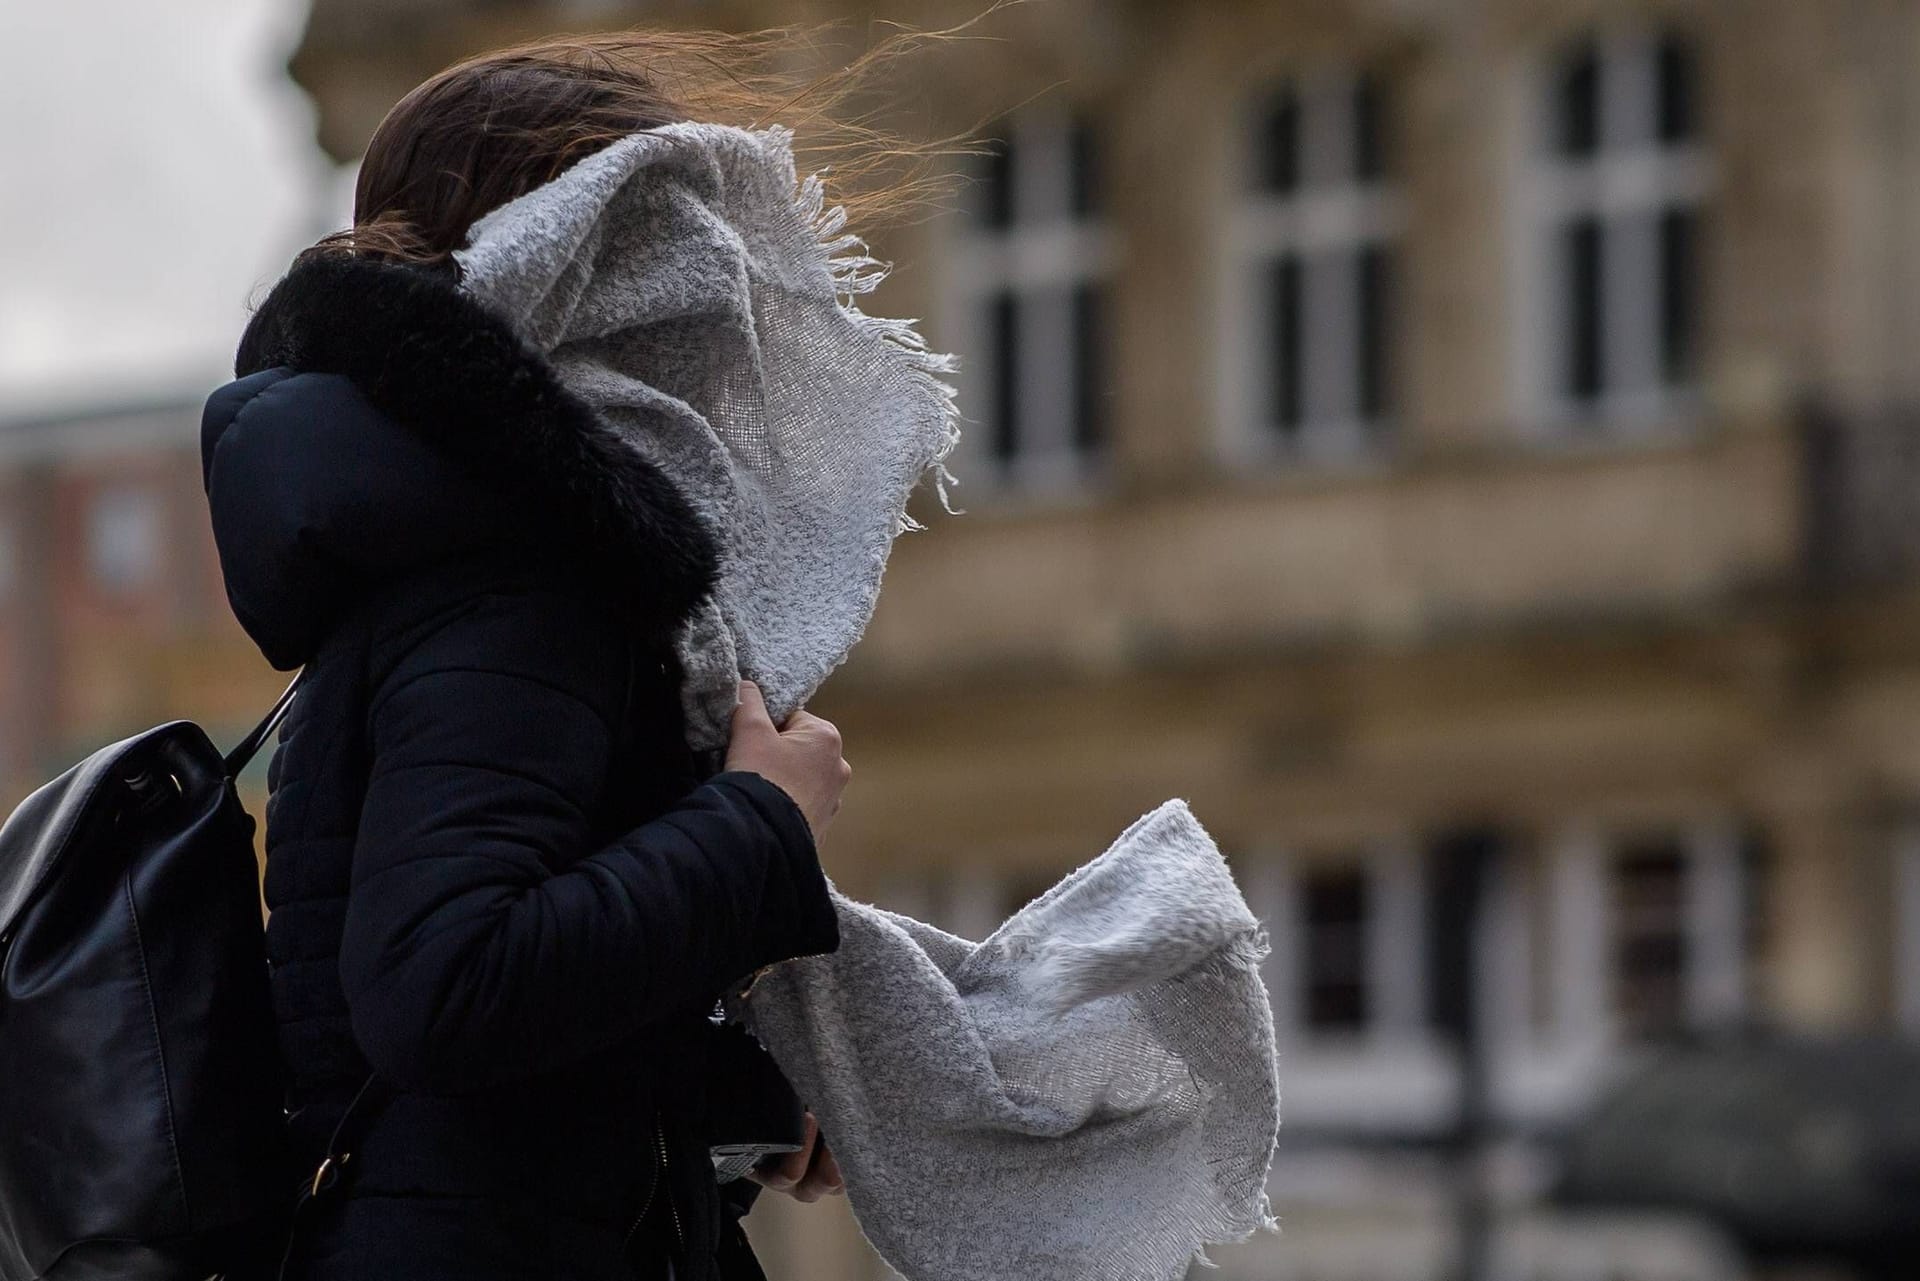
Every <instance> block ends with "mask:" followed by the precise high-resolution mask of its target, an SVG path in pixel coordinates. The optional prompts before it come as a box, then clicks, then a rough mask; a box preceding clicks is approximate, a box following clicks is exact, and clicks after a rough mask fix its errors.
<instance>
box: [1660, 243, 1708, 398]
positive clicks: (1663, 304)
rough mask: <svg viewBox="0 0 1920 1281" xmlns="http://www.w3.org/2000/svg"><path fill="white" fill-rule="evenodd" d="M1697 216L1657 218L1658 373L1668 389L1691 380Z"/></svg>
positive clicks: (1696, 311) (1695, 315)
mask: <svg viewBox="0 0 1920 1281" xmlns="http://www.w3.org/2000/svg"><path fill="white" fill-rule="evenodd" d="M1699 222H1700V220H1699V216H1698V215H1697V214H1696V213H1694V211H1693V210H1691V209H1669V210H1667V211H1666V213H1664V214H1662V215H1661V216H1660V371H1661V374H1662V376H1663V377H1664V379H1665V381H1666V382H1667V384H1668V385H1669V386H1676V385H1680V384H1684V383H1688V382H1691V381H1692V380H1693V376H1694V372H1695V368H1696V361H1695V347H1696V339H1695V335H1696V333H1697V331H1698V328H1699V308H1700V299H1699V294H1700V288H1699V258H1698V255H1699V245H1698V240H1699V234H1698V228H1699Z"/></svg>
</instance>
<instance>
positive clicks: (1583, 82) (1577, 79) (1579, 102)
mask: <svg viewBox="0 0 1920 1281" xmlns="http://www.w3.org/2000/svg"><path fill="white" fill-rule="evenodd" d="M1554 97H1555V105H1556V109H1557V120H1556V128H1555V133H1554V141H1555V142H1556V143H1557V144H1558V146H1559V150H1560V154H1561V155H1563V156H1590V155H1592V154H1593V153H1594V152H1595V151H1597V150H1599V147H1600V51H1599V49H1598V48H1597V47H1596V46H1595V45H1594V44H1593V43H1592V42H1591V41H1587V42H1584V43H1582V44H1581V45H1579V46H1578V47H1576V48H1575V49H1574V50H1573V51H1572V52H1571V53H1569V54H1568V55H1567V57H1566V60H1565V61H1564V62H1562V63H1561V64H1560V76H1559V81H1558V83H1557V85H1556V86H1555V90H1554Z"/></svg>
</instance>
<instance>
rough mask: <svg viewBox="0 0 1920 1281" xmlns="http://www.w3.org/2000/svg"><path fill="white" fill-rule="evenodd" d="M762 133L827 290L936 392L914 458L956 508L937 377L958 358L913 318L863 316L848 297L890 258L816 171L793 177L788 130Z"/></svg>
mask: <svg viewBox="0 0 1920 1281" xmlns="http://www.w3.org/2000/svg"><path fill="white" fill-rule="evenodd" d="M767 133H768V134H769V135H771V136H772V137H774V138H775V139H777V140H778V142H779V147H780V151H781V153H782V155H783V157H784V159H785V162H786V165H787V167H788V169H789V170H790V171H793V172H795V174H796V177H795V183H794V196H793V199H794V209H795V212H797V213H798V214H799V216H800V219H801V221H802V223H803V224H804V225H805V226H807V227H808V228H810V229H811V230H812V233H813V238H814V252H815V253H816V254H817V255H818V258H817V261H818V263H819V265H820V266H822V267H824V268H825V269H826V271H827V273H828V274H829V276H831V278H832V280H833V290H834V293H835V294H836V295H837V297H838V300H839V304H840V310H841V312H842V313H843V314H845V315H846V317H847V318H848V319H849V320H851V321H852V322H853V324H854V325H855V326H856V327H857V328H858V329H859V330H860V332H861V333H863V334H866V335H869V336H870V337H873V338H876V339H878V340H880V341H881V342H883V343H884V344H886V346H887V347H888V348H890V349H891V350H892V351H894V352H896V353H897V354H898V355H899V356H900V358H901V362H902V365H903V366H904V368H905V369H906V370H907V373H908V376H909V377H911V378H914V379H916V380H918V381H920V383H921V385H922V386H923V387H924V388H925V389H927V390H929V391H932V392H934V393H936V394H937V395H938V396H939V397H940V403H941V406H942V412H943V417H942V423H941V430H940V434H939V437H938V438H937V439H936V440H935V441H934V447H933V449H932V451H931V452H930V453H929V454H928V455H927V456H926V457H925V458H923V459H922V460H920V474H921V476H929V475H930V476H932V478H933V485H934V491H935V493H937V494H938V495H939V498H940V506H941V507H942V508H943V509H944V510H945V511H947V512H948V513H949V514H953V515H957V514H959V513H958V511H957V510H956V509H955V507H954V505H953V499H952V496H951V495H950V494H949V492H948V491H949V490H950V489H952V488H953V487H954V486H956V485H958V484H959V483H960V482H959V481H958V480H957V479H955V477H954V475H953V473H952V472H951V471H949V470H948V469H947V458H948V456H949V455H951V454H952V453H953V449H954V446H955V445H957V444H959V442H960V413H959V408H958V405H957V404H956V402H955V395H956V392H955V388H954V385H953V384H952V383H951V382H949V381H947V379H946V378H945V377H943V375H946V374H951V373H953V372H955V371H956V370H957V369H958V368H959V367H960V362H959V360H958V359H957V358H956V357H954V356H952V355H949V354H946V353H943V352H936V351H933V350H931V349H930V348H929V347H928V346H927V340H926V338H925V337H923V336H922V335H921V333H920V331H919V330H918V329H917V328H916V327H915V326H917V325H918V324H919V323H920V322H919V321H918V320H912V319H894V318H891V317H886V316H869V315H867V314H866V313H865V312H863V311H861V310H860V307H859V304H857V303H856V302H855V301H854V299H855V298H856V297H858V296H859V295H861V294H870V293H872V292H873V291H874V290H876V289H878V288H879V287H880V283H881V282H882V281H884V280H885V279H886V278H887V275H888V273H889V272H891V271H892V270H893V264H892V263H889V262H883V261H882V260H880V259H878V258H875V257H874V256H873V255H871V254H869V253H868V252H867V242H866V241H864V240H862V239H861V238H860V237H859V236H858V235H856V234H854V233H853V232H850V231H848V230H847V210H846V206H845V205H831V206H830V205H828V204H827V187H826V183H825V181H824V180H823V179H822V178H821V176H820V175H819V174H808V175H807V176H806V177H805V178H799V177H798V175H797V170H794V160H793V133H792V131H791V130H789V129H785V128H782V127H780V126H774V127H772V128H770V129H768V130H767ZM923 528H925V526H923V525H922V524H921V523H920V522H919V521H917V520H915V519H914V518H913V517H912V516H909V515H908V514H907V508H906V503H905V502H904V501H902V503H901V504H900V508H899V510H897V511H896V512H894V514H893V529H894V533H896V534H902V533H906V532H907V531H909V530H916V529H923Z"/></svg>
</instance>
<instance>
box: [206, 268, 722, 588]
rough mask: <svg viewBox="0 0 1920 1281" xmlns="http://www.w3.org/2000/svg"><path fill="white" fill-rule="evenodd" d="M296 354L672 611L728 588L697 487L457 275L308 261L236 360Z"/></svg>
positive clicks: (262, 314)
mask: <svg viewBox="0 0 1920 1281" xmlns="http://www.w3.org/2000/svg"><path fill="white" fill-rule="evenodd" d="M281 365H286V366H291V367H292V368H294V369H298V370H300V371H302V372H312V373H332V374H344V375H346V376H347V377H349V378H351V379H352V380H353V382H354V384H355V385H356V386H357V387H358V388H359V389H360V391H361V393H362V394H363V395H365V396H366V397H367V399H368V400H369V401H371V402H372V403H373V404H374V405H376V406H377V407H379V408H380V409H381V410H383V411H384V412H386V413H387V414H389V415H391V416H392V417H393V418H394V419H395V420H396V421H398V422H400V423H402V424H404V425H406V426H407V427H408V428H409V429H411V430H413V431H415V432H418V433H419V434H420V435H421V437H422V438H423V439H425V440H427V441H428V442H429V443H430V444H432V445H433V446H434V447H435V448H436V449H438V450H440V451H441V452H442V453H444V454H445V455H446V456H447V457H448V458H449V459H451V460H452V461H454V462H455V463H456V464H460V465H463V466H466V467H468V468H469V469H470V470H471V471H472V472H473V473H475V474H476V475H478V476H480V477H481V478H482V479H483V480H485V481H487V482H488V483H490V484H491V485H494V486H496V487H498V488H500V489H501V491H502V492H503V493H507V494H513V495H521V496H525V497H529V498H531V499H532V500H533V501H532V502H531V503H530V504H529V505H530V506H531V507H532V508H533V510H535V511H536V512H538V513H541V514H542V515H543V517H544V518H548V519H551V520H552V521H553V522H554V526H555V529H556V531H557V532H560V533H562V534H564V535H567V536H569V537H570V540H571V541H575V542H579V543H581V544H584V545H585V546H587V547H588V548H591V549H596V550H598V551H600V552H602V553H605V554H607V555H610V556H611V557H612V558H613V559H614V561H615V562H616V565H617V566H618V567H620V568H624V569H625V570H628V571H631V572H632V573H633V574H634V575H636V576H637V581H636V582H635V583H634V585H635V586H638V587H643V588H644V589H645V590H644V593H643V594H644V596H645V598H646V599H647V602H648V604H649V605H650V606H651V607H652V608H653V609H655V610H658V611H659V612H660V613H661V614H662V615H663V616H665V617H667V618H669V619H675V620H677V619H680V618H684V617H685V616H686V615H687V614H688V613H690V612H691V611H692V609H693V607H694V606H695V605H696V604H698V603H699V601H700V600H701V599H702V598H703V597H704V596H706V594H707V593H708V592H709V591H710V590H711V589H712V587H713V582H714V578H715V575H716V573H717V571H718V564H719V553H718V550H717V548H716V545H715V542H714V539H713V536H712V534H711V532H710V531H709V530H708V529H707V527H706V525H705V524H704V523H703V522H702V521H701V519H700V517H699V516H698V515H697V514H696V513H695V511H694V510H693V507H692V505H691V504H690V503H689V502H688V501H687V498H686V495H685V494H683V493H682V492H681V491H680V489H679V487H678V486H677V485H675V484H674V483H673V481H672V480H670V479H669V478H668V477H667V476H666V475H665V474H664V473H663V472H661V471H660V470H659V469H658V468H657V467H655V466H653V464H651V463H649V462H647V461H646V460H645V459H643V458H641V457H640V456H639V455H638V454H636V453H635V452H634V451H633V450H632V449H631V448H629V447H628V446H627V445H626V444H624V443H623V442H622V441H621V440H620V438H619V436H618V435H617V434H616V433H615V432H614V430H613V429H612V428H611V427H610V426H608V425H607V423H606V422H605V421H604V420H602V419H601V418H600V416H599V415H598V414H597V413H595V412H594V410H593V409H592V407H591V406H589V405H588V404H587V403H586V402H585V401H583V400H581V399H580V398H579V397H577V396H575V395H574V394H573V393H572V392H570V391H568V390H567V389H566V388H565V387H564V386H562V385H561V383H560V380H559V377H558V376H557V375H556V374H555V373H554V371H553V368H552V367H551V366H550V365H549V364H548V363H547V361H546V359H545V357H543V356H542V355H541V354H540V353H539V352H537V351H535V350H534V349H533V348H532V347H530V346H528V345H527V343H526V342H525V341H523V340H522V339H521V338H520V336H519V335H518V334H516V333H515V332H514V331H513V329H512V327H511V326H510V325H508V324H507V322H506V321H504V320H502V319H501V318H500V317H498V316H496V315H495V314H493V313H492V312H491V311H488V310H487V309H486V308H485V307H483V306H482V305H481V304H480V303H478V302H476V301H475V300H474V299H472V298H471V297H469V296H468V295H466V294H464V293H462V292H461V291H460V289H459V288H458V286H457V285H456V284H455V283H454V281H453V278H452V276H451V275H450V274H448V273H445V272H442V271H436V270H429V269H422V268H415V267H404V266H397V265H393V264H389V263H380V262H374V261H370V260H367V259H360V258H353V257H347V256H328V257H314V258H309V259H307V260H305V261H304V262H301V263H298V264H296V265H295V266H294V268H293V270H292V271H290V272H288V273H287V276H286V278H285V279H283V280H282V281H281V282H280V283H279V284H278V285H276V286H275V287H274V289H273V291H272V292H271V293H270V294H268V296H267V299H266V301H265V302H263V303H262V304H261V305H260V309H259V310H258V311H257V312H255V313H254V316H253V320H252V322H251V323H250V324H249V325H248V326H247V331H246V333H245V335H244V336H243V337H242V338H241V340H240V349H239V352H238V354H237V355H236V357H235V361H234V372H235V375H236V376H238V377H243V378H244V377H246V376H247V375H248V374H251V373H256V372H258V371H259V370H262V369H271V368H274V367H276V366H281Z"/></svg>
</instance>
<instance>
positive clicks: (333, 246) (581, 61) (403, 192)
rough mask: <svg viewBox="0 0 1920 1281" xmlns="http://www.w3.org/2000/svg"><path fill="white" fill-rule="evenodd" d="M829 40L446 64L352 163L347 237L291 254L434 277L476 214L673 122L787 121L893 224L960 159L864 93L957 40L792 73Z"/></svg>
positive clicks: (578, 52)
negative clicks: (375, 262)
mask: <svg viewBox="0 0 1920 1281" xmlns="http://www.w3.org/2000/svg"><path fill="white" fill-rule="evenodd" d="M996 7H997V6H996ZM989 12H991V10H989ZM983 16H984V15H983ZM976 21H977V19H976ZM968 25H971V24H968ZM839 30H840V29H839V28H833V27H813V28H795V27H783V28H778V29H774V30H769V31H759V32H753V33H748V34H731V33H724V32H698V31H622V32H612V33H604V34H595V35H563V36H553V37H549V38H546V39H542V40H536V41H532V42H530V43H527V44H521V45H515V46H513V47H511V48H506V49H500V50H496V51H494V52H491V53H483V54H480V55H478V56H476V57H472V58H468V59H466V60H465V61H462V62H459V63H456V64H454V65H453V66H451V67H448V68H447V69H446V70H445V71H442V72H440V73H439V74H438V75H435V76H434V77H432V78H431V79H429V80H427V81H426V82H425V83H424V84H421V85H420V86H419V87H417V88H415V89H414V90H413V91H412V92H410V93H408V94H407V95H406V97H404V98H402V99H401V100H400V101H399V102H398V103H397V104H396V105H395V106H394V108H393V110H391V111H390V112H388V113H387V117H386V119H385V120H383V121H382V122H381V124H380V127H379V128H378V129H376V130H375V131H374V134H373V138H372V140H371V141H370V142H369V143H368V144H367V151H366V155H365V157H364V158H363V159H362V161H361V164H360V176H359V181H358V183H357V184H356V186H355V188H354V210H353V226H352V227H350V228H349V229H347V230H345V231H341V232H336V233H335V234H333V235H331V236H328V237H326V238H325V239H323V240H321V241H320V242H319V243H318V244H316V245H315V246H314V247H313V248H311V249H309V250H307V251H306V254H304V255H302V256H303V257H306V256H309V255H315V254H351V255H361V256H367V257H374V258H379V259H384V260H387V261H391V262H400V263H410V264H418V265H424V266H449V265H450V264H451V263H452V261H453V257H452V256H453V251H454V250H456V249H458V248H460V247H461V246H462V245H464V244H465V243H466V238H467V233H468V230H469V229H470V228H471V227H472V226H473V224H474V222H475V221H476V220H477V219H479V218H480V217H481V216H482V215H484V214H486V213H488V212H489V211H491V210H493V209H496V208H498V207H499V206H501V205H503V204H506V203H507V202H508V201H510V200H513V199H515V198H516V197H518V196H521V195H524V194H525V193H526V192H528V191H531V190H533V189H534V188H535V187H538V186H541V185H542V184H544V183H546V182H548V181H551V180H552V179H553V178H555V177H557V176H559V175H560V174H561V173H562V172H564V171H565V170H566V169H567V168H569V167H570V166H571V165H573V164H574V163H575V162H577V161H579V160H581V159H583V158H585V157H586V156H588V155H590V154H592V153H593V152H595V151H598V150H599V149H601V148H602V147H605V146H607V145H608V144H610V143H612V142H614V141H616V140H618V139H620V138H623V137H625V136H627V135H628V134H630V133H634V132H637V131H639V130H643V129H651V128H657V127H658V126H660V125H665V124H671V123H674V122H677V121H683V120H702V121H711V122H715V123H721V124H735V125H742V126H746V127H761V126H764V125H769V124H782V125H786V126H788V127H790V128H792V129H793V130H794V131H795V134H796V137H795V150H796V153H797V157H796V158H797V159H798V160H799V162H800V163H801V165H802V166H803V168H804V169H811V170H817V171H820V172H821V173H822V174H823V176H824V178H825V180H826V182H827V184H828V188H829V194H830V196H831V197H832V199H833V200H834V201H835V202H837V203H842V204H845V205H846V206H847V211H848V214H849V215H850V216H851V217H852V218H854V219H856V220H858V221H859V222H860V223H861V224H866V225H870V224H873V223H875V222H879V223H885V222H890V221H897V220H899V219H900V218H902V217H903V216H904V215H907V214H910V213H912V212H914V211H915V210H918V209H923V208H925V207H928V206H929V205H931V204H932V203H934V202H935V201H936V200H937V199H938V197H939V195H940V194H941V193H942V192H943V191H944V190H945V186H946V183H947V182H948V181H949V180H950V178H949V176H948V175H949V174H950V172H951V170H950V167H948V166H944V165H942V164H941V159H942V157H945V156H949V155H952V154H954V153H957V152H964V151H966V150H968V148H967V147H966V146H965V145H964V144H963V143H961V142H959V141H957V140H955V139H953V138H940V139H922V140H915V139H911V138H908V137H906V136H904V135H902V134H900V133H898V132H896V131H894V130H893V129H891V128H889V127H888V126H886V125H885V124H883V123H882V121H883V119H884V118H885V115H884V108H883V107H877V106H874V105H872V104H871V102H869V101H868V100H869V99H871V98H872V97H873V96H874V95H873V94H872V93H871V90H873V89H874V87H875V86H876V85H877V84H878V83H879V82H880V81H881V80H882V79H883V73H885V72H886V71H888V70H889V69H890V68H892V67H894V66H895V65H896V64H898V63H899V62H900V60H901V59H902V58H903V57H905V56H906V55H908V54H910V53H913V52H914V51H916V50H918V49H920V48H922V47H923V46H925V45H926V44H927V43H928V42H930V41H936V40H942V39H946V38H949V37H952V36H954V35H956V34H957V33H958V32H959V31H960V30H961V28H955V29H953V30H948V31H939V32H921V31H913V30H906V29H895V30H893V31H892V32H891V33H890V34H888V35H887V36H886V37H885V38H884V39H882V40H880V41H879V42H878V43H875V44H873V45H872V46H871V47H869V48H867V49H866V50H865V51H864V52H862V53H860V54H858V56H856V57H854V58H853V59H852V60H851V61H847V62H844V63H841V64H840V65H837V66H833V65H830V66H829V67H828V69H827V70H825V71H819V72H810V71H808V70H805V69H804V68H807V67H809V66H812V67H818V66H820V65H821V64H822V62H823V61H830V60H829V59H827V58H826V56H825V53H824V49H825V46H826V45H827V43H828V37H830V36H831V35H833V34H834V33H836V32H837V31H839Z"/></svg>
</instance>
